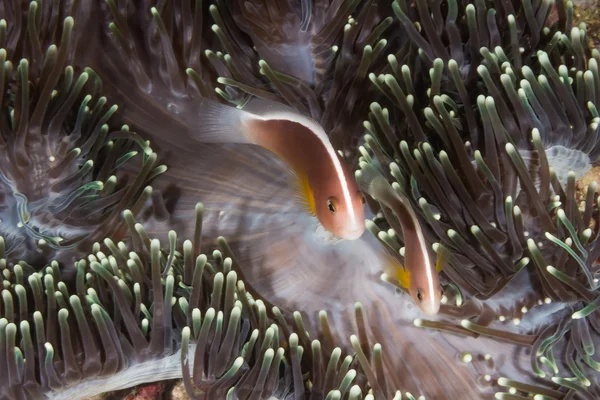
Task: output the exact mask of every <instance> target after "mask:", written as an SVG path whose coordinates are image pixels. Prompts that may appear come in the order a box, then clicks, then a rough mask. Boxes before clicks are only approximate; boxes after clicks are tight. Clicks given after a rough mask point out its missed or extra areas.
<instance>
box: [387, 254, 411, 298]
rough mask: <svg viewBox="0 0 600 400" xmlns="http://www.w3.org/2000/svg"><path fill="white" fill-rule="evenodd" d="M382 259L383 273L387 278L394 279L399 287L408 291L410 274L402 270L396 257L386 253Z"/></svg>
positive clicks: (404, 269) (406, 270)
mask: <svg viewBox="0 0 600 400" xmlns="http://www.w3.org/2000/svg"><path fill="white" fill-rule="evenodd" d="M383 257H384V259H383V271H384V272H385V273H386V274H387V276H389V277H391V278H394V279H396V280H397V281H398V284H399V285H400V286H401V287H403V288H404V289H407V290H408V288H409V287H410V272H409V271H408V269H406V268H404V267H403V266H402V265H401V264H400V261H399V260H398V259H397V258H396V257H394V256H392V255H391V254H388V253H387V252H386V253H385V254H384V256H383Z"/></svg>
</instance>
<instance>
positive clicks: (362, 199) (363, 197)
mask: <svg viewBox="0 0 600 400" xmlns="http://www.w3.org/2000/svg"><path fill="white" fill-rule="evenodd" d="M358 195H359V196H360V202H361V203H362V204H365V203H366V202H367V199H365V195H364V194H363V192H358Z"/></svg>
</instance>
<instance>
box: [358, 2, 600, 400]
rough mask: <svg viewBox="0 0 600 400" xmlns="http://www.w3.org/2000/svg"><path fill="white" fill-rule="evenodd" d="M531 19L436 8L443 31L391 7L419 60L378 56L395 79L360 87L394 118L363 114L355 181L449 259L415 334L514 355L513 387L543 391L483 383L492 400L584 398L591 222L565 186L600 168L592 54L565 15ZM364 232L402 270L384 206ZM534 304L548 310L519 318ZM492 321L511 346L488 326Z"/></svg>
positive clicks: (589, 347) (408, 10)
mask: <svg viewBox="0 0 600 400" xmlns="http://www.w3.org/2000/svg"><path fill="white" fill-rule="evenodd" d="M534 3H535V4H532V3H531V2H529V1H523V2H522V3H521V4H518V5H514V6H513V4H511V3H510V2H509V3H503V5H501V6H500V7H498V10H496V9H492V8H488V7H487V6H486V5H485V3H484V2H476V3H475V4H474V5H473V4H469V5H467V6H466V7H465V8H464V9H462V10H461V9H460V8H459V7H458V4H456V2H454V1H448V2H447V3H445V5H447V10H446V18H445V19H444V18H442V14H441V13H440V9H439V8H438V7H439V4H436V5H429V6H428V5H426V4H425V3H424V2H415V4H414V5H415V7H412V6H411V5H410V4H406V3H405V2H400V1H396V2H395V3H394V6H393V7H394V12H395V13H396V15H397V17H398V19H399V20H400V22H401V24H402V26H403V29H404V30H405V32H406V33H407V34H408V35H409V36H410V38H411V41H412V46H414V47H416V48H417V49H418V52H413V53H412V54H411V53H406V54H403V55H402V57H399V56H398V54H396V55H395V56H390V57H388V61H389V63H390V67H391V70H392V73H390V74H385V75H378V76H377V75H374V74H371V75H370V78H371V80H372V82H373V84H374V85H375V86H376V87H378V88H379V89H380V90H381V91H382V92H383V93H385V95H386V97H387V98H388V100H387V101H386V103H387V104H389V105H390V106H391V109H390V110H388V109H386V108H383V107H382V106H381V105H380V104H378V103H373V104H372V105H371V113H370V114H369V121H367V122H365V127H366V129H367V130H368V131H369V134H368V135H367V136H365V146H364V147H363V149H362V153H363V158H362V163H364V164H362V166H363V168H366V167H367V164H370V165H372V166H374V167H376V168H380V171H381V173H384V174H385V175H386V176H387V177H388V179H389V180H390V181H392V187H393V188H394V189H395V190H398V191H399V192H400V193H403V194H405V195H407V196H408V198H409V199H410V200H411V202H412V204H413V206H414V208H415V210H416V211H417V212H418V213H419V217H420V221H421V223H422V225H423V228H424V232H425V235H426V237H427V239H428V241H429V242H430V243H432V244H435V245H434V250H435V246H437V243H443V244H444V245H445V246H448V247H449V248H451V250H452V257H451V259H450V261H449V263H448V265H447V266H446V267H445V269H444V276H445V277H446V281H447V282H446V284H447V285H446V299H447V301H448V303H447V304H446V305H444V306H442V309H441V314H442V315H443V317H442V320H440V321H425V320H422V319H418V320H415V325H417V326H419V327H428V328H433V329H438V330H446V331H450V332H453V333H455V334H459V335H461V334H462V335H467V336H473V335H474V336H489V337H492V338H496V339H498V340H503V341H509V342H512V343H515V344H518V345H521V346H525V347H526V348H528V349H529V353H530V359H531V368H530V369H531V372H530V374H529V376H526V377H522V378H520V379H522V380H525V381H527V383H531V380H532V379H533V377H534V376H535V375H537V376H539V377H542V378H544V377H545V378H547V379H548V380H547V381H545V382H544V381H542V382H543V383H541V384H540V385H538V386H536V385H530V386H527V385H525V384H523V383H522V382H521V383H520V382H515V381H511V380H509V379H507V378H500V379H498V377H497V376H495V377H491V378H490V379H489V381H490V383H489V384H490V385H492V384H496V383H497V384H499V385H501V386H504V387H511V388H514V389H516V390H517V391H518V392H519V393H521V392H522V394H523V395H525V394H526V393H531V394H537V395H540V396H542V395H543V396H547V397H550V398H556V396H561V397H562V396H564V395H565V392H564V391H559V387H560V386H562V387H564V388H566V390H567V392H568V396H578V398H595V397H597V396H598V381H597V374H596V371H598V365H599V364H598V362H597V361H595V360H594V359H593V357H592V356H593V353H594V351H593V347H594V345H593V344H594V343H597V342H598V340H599V339H600V336H598V335H599V334H600V329H599V328H600V325H599V321H598V319H597V318H598V315H597V310H598V296H599V295H600V291H599V290H598V272H599V268H598V265H597V264H596V260H597V259H598V256H599V255H600V253H599V249H600V248H599V247H598V230H597V226H598V225H597V222H596V221H593V218H597V215H598V214H597V209H598V207H597V204H596V195H595V191H596V184H595V183H593V184H591V185H590V186H589V187H588V188H587V192H586V193H585V200H584V201H582V202H581V204H580V206H579V207H578V204H577V200H578V199H577V197H576V179H577V177H578V176H581V175H583V174H584V173H585V172H587V170H589V168H590V167H591V162H593V161H595V160H596V159H597V158H598V155H599V154H600V153H599V150H600V143H599V141H598V137H599V136H598V134H599V132H598V122H599V119H598V112H597V110H596V104H597V98H598V97H597V96H598V95H599V94H600V93H599V92H598V88H599V86H598V84H599V75H598V63H599V62H600V53H598V52H597V51H596V50H593V51H592V50H590V49H589V48H588V46H587V40H586V31H585V25H584V24H582V25H580V26H579V27H572V26H571V19H570V17H569V16H570V15H571V14H572V4H571V3H570V2H569V3H567V5H563V4H560V5H559V6H561V7H562V6H564V7H565V8H564V9H562V8H561V7H559V13H558V14H559V18H558V21H556V22H555V23H554V24H552V25H549V26H545V25H546V24H545V22H546V19H547V17H548V15H549V12H550V3H549V2H534ZM513 7H514V8H513ZM561 11H562V12H561ZM563 31H564V32H568V33H567V34H564V33H562V32H563ZM440 33H443V35H441V36H440ZM427 69H429V74H428V75H427V74H425V73H424V72H425V71H427ZM427 77H428V78H427ZM417 87H419V88H426V90H421V91H419V90H417ZM402 120H405V121H407V122H408V124H401V123H398V121H402ZM357 176H358V177H359V179H360V177H361V176H362V174H361V172H358V173H357ZM565 187H566V188H565ZM375 200H376V199H375ZM368 226H369V227H370V230H371V231H372V233H373V234H374V235H375V236H377V237H378V239H379V240H380V242H381V243H382V244H383V245H384V246H386V247H387V248H388V249H390V250H391V251H392V252H393V253H394V254H395V255H396V257H398V258H399V259H400V261H402V243H403V241H402V236H401V235H402V229H401V227H400V226H399V223H398V220H397V218H396V217H395V216H394V215H393V213H391V211H390V210H389V209H387V208H386V207H384V206H381V214H379V215H378V217H376V218H375V220H374V221H373V222H372V223H371V224H369V225H368ZM592 228H594V229H592ZM384 279H386V280H390V279H389V277H387V276H384ZM481 300H488V301H485V302H481ZM538 302H539V303H540V304H542V302H545V303H551V302H558V303H559V305H558V306H553V307H548V306H539V308H541V310H534V311H529V314H528V315H524V314H525V312H527V311H528V310H531V309H532V308H533V307H537V306H538ZM494 313H496V315H494ZM531 314H533V315H531ZM498 315H499V316H501V318H500V321H505V320H506V319H508V320H509V321H515V323H516V324H520V326H521V327H520V329H519V332H518V333H512V332H509V331H507V330H506V329H503V328H500V327H498V326H494V325H501V324H499V323H498V318H499V317H498ZM541 316H544V318H542V317H541ZM456 318H459V319H460V320H461V322H460V324H457V323H456V322H455V321H453V319H456ZM488 325H489V326H488ZM486 326H487V327H486ZM559 355H560V357H559ZM541 364H544V365H545V366H546V369H545V370H544V369H543V368H542V367H541ZM564 372H566V373H567V376H565V375H564ZM499 373H500V374H502V373H505V372H499ZM549 378H552V380H551V381H550V380H549ZM513 394H514V393H513ZM505 395H506V396H509V394H508V393H504V394H503V393H498V394H497V397H498V398H504V397H502V396H505Z"/></svg>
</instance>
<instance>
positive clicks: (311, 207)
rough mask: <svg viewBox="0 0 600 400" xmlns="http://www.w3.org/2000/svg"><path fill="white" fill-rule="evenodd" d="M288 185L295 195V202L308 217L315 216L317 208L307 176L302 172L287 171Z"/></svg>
mask: <svg viewBox="0 0 600 400" xmlns="http://www.w3.org/2000/svg"><path fill="white" fill-rule="evenodd" d="M289 175H290V181H291V182H290V183H291V185H292V188H293V189H294V192H295V194H296V200H297V201H298V203H300V205H301V206H302V208H304V210H305V211H306V212H308V213H309V214H310V215H313V216H316V215H317V206H316V202H315V196H314V194H313V191H312V188H311V187H310V183H309V182H308V176H306V174H304V173H302V172H298V171H294V170H293V169H289Z"/></svg>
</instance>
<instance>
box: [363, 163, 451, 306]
mask: <svg viewBox="0 0 600 400" xmlns="http://www.w3.org/2000/svg"><path fill="white" fill-rule="evenodd" d="M360 182H361V187H362V188H363V190H364V191H365V192H366V193H368V194H369V195H370V196H371V197H373V198H374V199H376V200H377V201H379V202H381V203H382V204H384V205H385V206H386V207H388V208H389V209H391V210H392V212H393V213H394V214H395V215H396V216H397V217H398V220H399V221H400V225H401V226H402V233H403V236H404V261H405V265H404V266H402V265H401V264H400V262H399V261H398V260H397V259H396V258H394V257H392V256H390V255H388V254H386V255H385V256H384V259H385V262H384V266H383V269H384V271H385V272H386V273H387V274H388V275H389V276H391V277H394V278H396V279H397V280H398V282H399V283H400V285H401V286H402V287H404V288H405V289H407V290H408V292H409V293H410V295H411V296H412V298H413V299H414V301H415V303H416V304H417V306H418V307H419V308H420V309H421V310H422V311H423V312H424V313H425V314H428V315H435V314H437V312H438V311H439V309H440V300H441V296H442V288H441V286H440V282H439V279H438V274H439V273H440V271H441V270H442V268H443V267H444V265H445V262H446V261H447V259H448V258H449V256H450V254H449V250H448V249H447V248H446V247H445V246H441V245H440V247H439V248H438V251H437V262H436V263H435V265H434V263H433V260H432V258H431V256H430V253H429V251H428V250H427V247H428V246H427V242H426V241H425V237H424V236H423V231H422V230H421V225H420V224H419V220H418V219H417V216H416V215H415V212H414V211H413V209H412V206H411V205H410V202H409V200H408V199H407V198H406V197H405V196H403V195H402V194H400V193H398V192H397V191H396V190H394V189H393V188H392V187H391V186H390V184H389V183H388V182H387V180H386V179H385V178H384V177H383V175H381V174H380V173H379V172H378V171H377V170H376V169H375V167H373V166H371V165H366V166H363V168H362V170H361V171H360Z"/></svg>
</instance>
